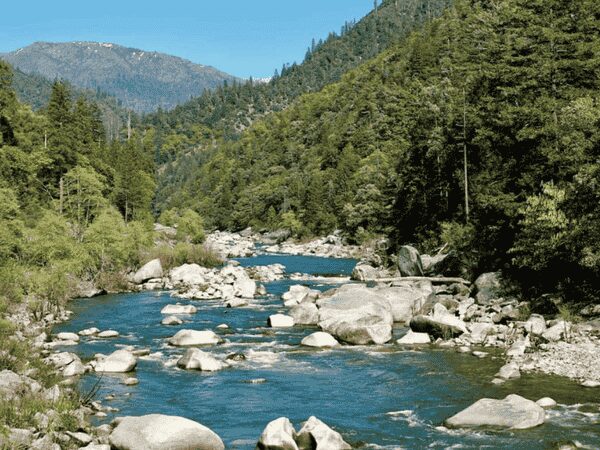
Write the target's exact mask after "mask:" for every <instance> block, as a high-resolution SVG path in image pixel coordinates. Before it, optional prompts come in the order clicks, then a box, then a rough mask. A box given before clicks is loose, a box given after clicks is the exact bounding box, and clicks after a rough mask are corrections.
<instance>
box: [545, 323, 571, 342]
mask: <svg viewBox="0 0 600 450" xmlns="http://www.w3.org/2000/svg"><path fill="white" fill-rule="evenodd" d="M570 331H571V323H570V322H565V321H564V320H559V321H558V322H557V323H556V324H555V325H553V326H551V327H550V328H548V329H547V330H546V331H544V332H543V333H542V337H543V338H544V339H546V340H548V341H551V342H552V341H560V340H561V339H564V338H565V337H566V336H567V335H568V334H569V332H570Z"/></svg>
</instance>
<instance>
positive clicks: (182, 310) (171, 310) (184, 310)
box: [160, 303, 198, 314]
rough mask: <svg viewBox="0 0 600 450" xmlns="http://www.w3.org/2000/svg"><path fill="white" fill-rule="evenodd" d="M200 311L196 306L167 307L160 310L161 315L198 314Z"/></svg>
mask: <svg viewBox="0 0 600 450" xmlns="http://www.w3.org/2000/svg"><path fill="white" fill-rule="evenodd" d="M197 312H198V310H197V309H196V307H195V306H194V305H180V304H179V303H178V304H177V305H167V306H165V307H164V308H163V309H161V310H160V313H161V314H196V313H197Z"/></svg>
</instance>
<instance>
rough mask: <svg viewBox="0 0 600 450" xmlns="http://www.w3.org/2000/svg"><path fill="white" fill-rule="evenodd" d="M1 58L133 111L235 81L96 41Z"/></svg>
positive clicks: (43, 45) (39, 46)
mask: <svg viewBox="0 0 600 450" xmlns="http://www.w3.org/2000/svg"><path fill="white" fill-rule="evenodd" d="M0 57H2V58H3V59H4V60H6V61H7V62H9V63H10V64H12V65H13V66H14V67H16V68H18V69H20V70H21V71H23V72H25V73H27V74H32V73H35V74H39V75H41V76H43V77H44V78H47V79H50V80H54V79H64V80H67V81H69V82H71V83H72V84H73V85H74V86H76V87H79V88H83V89H92V90H99V91H103V92H106V93H108V94H110V95H112V96H114V97H116V98H117V99H119V100H121V101H122V102H123V105H124V106H126V107H129V108H132V109H134V110H136V111H138V112H150V111H155V110H157V109H158V108H159V107H160V108H163V109H172V108H173V107H175V106H177V105H178V104H181V103H184V102H186V101H188V100H189V99H190V98H191V97H194V96H198V95H201V94H202V92H204V90H205V89H213V88H215V87H217V86H221V85H222V84H223V82H224V81H228V82H233V81H235V80H236V78H235V77H233V76H231V75H228V74H226V73H224V72H220V71H218V70H217V69H215V68H213V67H209V66H203V65H200V64H194V63H192V62H190V61H187V60H185V59H182V58H178V57H176V56H171V55H166V54H163V53H158V52H146V51H144V50H139V49H135V48H127V47H122V46H120V45H115V44H107V43H98V42H68V43H48V42H36V43H34V44H32V45H30V46H28V47H25V48H21V49H19V50H16V51H14V52H10V53H6V54H4V55H0Z"/></svg>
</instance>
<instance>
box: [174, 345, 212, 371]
mask: <svg viewBox="0 0 600 450" xmlns="http://www.w3.org/2000/svg"><path fill="white" fill-rule="evenodd" d="M177 365H178V366H179V367H182V368H184V369H188V370H201V371H203V372H216V371H217V370H221V369H222V368H223V364H222V363H221V362H220V361H218V360H217V359H215V358H214V357H213V356H212V355H211V354H209V353H206V352H203V351H202V350H198V349H197V348H190V349H188V350H187V351H186V352H185V355H183V356H182V357H181V358H180V359H179V360H178V361H177Z"/></svg>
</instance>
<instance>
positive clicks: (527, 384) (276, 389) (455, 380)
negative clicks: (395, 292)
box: [55, 255, 600, 449]
mask: <svg viewBox="0 0 600 450" xmlns="http://www.w3.org/2000/svg"><path fill="white" fill-rule="evenodd" d="M239 261H240V262H241V264H242V265H244V266H249V265H265V264H272V263H276V262H278V263H282V264H284V265H285V266H286V268H287V272H288V273H293V272H301V273H306V274H312V275H321V276H323V275H327V276H331V275H337V276H348V275H349V274H350V273H351V271H352V268H353V266H354V264H355V261H353V260H343V259H326V258H316V257H304V256H276V255H270V256H265V255H263V256H258V257H254V258H244V259H240V260H239ZM297 283H300V282H298V281H291V280H289V279H284V280H280V281H276V282H272V283H268V284H266V287H267V291H268V295H267V296H265V297H263V298H259V299H256V300H255V301H254V303H253V305H252V306H250V307H246V308H238V309H228V308H224V307H223V306H221V304H220V302H218V301H188V300H179V299H174V298H172V297H170V293H169V292H144V293H136V294H120V295H108V296H104V297H98V298H95V299H90V300H77V301H74V302H72V303H71V304H70V308H71V309H72V310H73V311H74V313H75V314H74V315H73V316H72V319H71V320H70V321H69V322H66V323H64V324H62V325H61V326H60V327H58V329H56V330H55V331H56V332H59V331H74V332H77V331H79V330H81V329H84V328H89V327H92V326H95V327H98V328H100V329H101V330H106V329H113V330H117V331H119V332H120V334H121V335H120V337H118V338H115V339H108V340H100V339H95V338H82V342H81V343H80V344H79V345H78V346H77V347H68V348H64V350H66V351H75V352H77V353H78V354H79V355H80V356H81V357H82V359H91V358H92V357H93V355H94V354H95V353H106V354H108V353H110V352H112V351H114V350H116V349H117V348H119V347H123V346H130V345H133V346H136V347H139V348H150V349H151V351H152V354H151V355H150V356H149V357H143V358H141V359H140V360H139V362H138V366H137V369H136V373H135V376H136V377H137V378H138V379H139V381H140V383H139V385H137V386H131V387H130V386H124V385H123V384H121V382H122V380H123V379H124V378H126V377H128V376H131V374H128V375H125V374H122V375H121V374H115V375H108V374H105V375H104V376H102V377H101V379H100V389H99V391H98V393H97V394H96V398H97V399H99V400H102V401H103V403H104V405H106V406H111V407H114V408H117V409H118V410H119V411H118V412H115V413H111V414H109V416H108V417H106V418H104V419H99V420H102V421H103V422H109V421H110V420H112V418H114V417H115V416H116V415H142V414H148V413H162V414H171V415H178V416H183V417H187V418H189V419H193V420H196V421H198V422H200V423H202V424H204V425H206V426H208V427H209V428H211V429H212V430H213V431H215V432H216V433H217V434H218V435H219V436H221V438H222V439H223V441H224V442H225V445H226V448H228V449H253V448H254V446H255V444H256V441H257V439H258V437H259V436H260V434H261V432H262V430H263V429H264V427H265V426H266V424H267V423H268V422H269V421H271V420H273V419H276V418H278V417H281V416H286V417H288V418H290V420H291V421H292V423H294V424H295V425H296V428H297V429H298V428H299V427H300V424H301V422H302V421H304V420H306V419H307V418H308V417H309V416H311V415H314V416H317V417H318V418H319V419H321V420H323V421H324V422H325V423H327V424H328V425H330V426H332V427H333V428H335V429H336V430H338V431H339V432H341V433H342V435H343V436H344V438H345V440H346V441H348V442H349V443H351V444H352V445H353V446H354V447H356V448H376V449H379V448H387V449H397V448H410V449H413V448H414V449H420V448H449V447H453V448H507V449H509V448H511V449H517V448H518V449H551V448H557V447H558V445H559V444H561V443H566V442H571V441H577V442H579V443H581V444H582V445H584V446H585V448H600V399H599V398H593V397H592V395H593V391H594V390H590V389H587V390H586V389H585V388H582V387H580V386H578V385H577V384H575V383H573V382H570V381H568V380H566V379H562V378H557V377H548V376H539V375H536V376H533V375H524V376H523V377H522V378H521V379H519V380H514V381H509V382H507V383H506V384H504V385H501V386H495V385H493V384H491V383H490V381H491V380H492V378H493V375H494V373H496V371H497V370H498V368H499V367H500V366H501V365H502V364H503V360H502V359H501V357H500V355H499V354H497V355H491V356H490V357H489V358H485V359H478V358H475V357H473V356H471V355H469V354H459V353H456V352H454V351H452V350H441V349H420V350H407V349H403V348H400V347H399V346H397V345H396V344H393V343H391V344H387V345H383V346H343V347H342V348H338V349H334V350H315V349H308V348H303V347H301V346H299V343H300V341H301V339H302V338H303V337H304V336H306V335H308V334H310V333H312V332H314V331H316V329H315V328H311V327H294V328H292V329H281V330H272V329H270V328H268V327H267V326H266V323H267V318H268V316H269V315H271V314H274V313H276V312H284V311H285V309H284V308H283V306H282V302H281V299H280V295H281V294H282V293H284V292H286V291H287V290H288V288H289V286H291V285H293V284H297ZM301 283H303V284H307V285H310V286H311V287H314V288H316V289H321V290H326V289H330V288H331V287H333V286H335V284H331V282H329V281H328V282H324V280H320V279H316V280H313V281H302V282H301ZM176 301H181V302H182V303H188V302H189V303H193V304H194V305H195V306H196V307H197V308H198V313H197V314H195V315H190V316H185V317H184V316H182V318H184V324H183V325H180V326H171V327H168V326H163V325H161V324H160V321H161V320H162V318H163V317H162V316H161V314H160V310H161V309H162V307H163V306H165V305H166V304H169V303H175V302H176ZM222 323H225V324H228V325H229V327H230V328H229V329H228V330H220V329H217V328H216V327H217V325H219V324H222ZM182 328H191V329H198V330H202V329H212V330H215V331H216V332H217V333H218V334H220V335H222V337H223V339H224V340H225V342H224V343H223V344H221V345H218V346H214V347H210V348H208V349H206V350H207V351H209V352H211V353H214V354H215V355H216V356H217V357H225V356H226V355H228V354H230V353H236V352H237V353H243V354H244V355H245V356H246V360H245V361H243V362H240V363H237V364H236V365H235V366H234V367H231V368H227V369H224V370H222V371H220V372H216V373H208V374H207V373H201V372H198V371H184V370H180V369H178V368H176V367H172V366H170V365H169V364H168V361H174V360H175V359H176V358H177V357H178V356H180V355H182V354H183V353H184V351H185V349H181V348H172V347H169V346H168V345H167V344H166V339H167V338H169V337H170V336H172V335H174V334H175V333H176V332H177V331H178V330H179V329H182ZM405 332H406V329H405V328H404V327H402V326H398V327H397V328H396V329H395V330H394V341H395V339H397V338H399V337H401V336H402V335H403V334H404V333H405ZM599 356H600V355H599ZM165 363H166V364H165ZM261 378H262V379H264V380H265V381H264V382H263V383H251V382H250V381H251V380H256V379H261ZM98 380H99V377H98V376H97V375H96V374H89V375H86V376H84V377H82V379H81V381H80V389H81V390H82V391H83V392H87V391H89V390H90V389H92V387H93V386H94V385H95V384H96V383H97V382H98ZM510 393H516V394H520V395H523V396H525V397H527V398H530V399H532V400H537V399H538V398H541V397H544V396H550V397H552V398H554V399H555V400H557V401H558V402H559V406H558V407H557V408H555V409H553V410H550V411H548V412H547V420H546V423H545V424H544V425H542V426H540V427H537V428H534V429H532V430H524V431H518V432H512V431H497V432H494V431H448V430H446V429H444V428H443V427H441V424H442V423H443V421H444V419H446V418H448V417H450V416H451V415H453V414H455V413H456V412H458V411H460V410H461V409H463V408H465V407H467V406H468V405H470V404H471V403H473V402H475V401H476V400H478V399H480V398H482V397H493V398H502V397H504V396H506V395H507V394H510ZM108 395H111V396H114V397H115V398H114V399H113V400H105V397H107V396H108ZM98 423H101V422H98Z"/></svg>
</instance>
